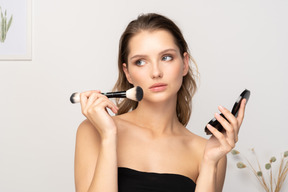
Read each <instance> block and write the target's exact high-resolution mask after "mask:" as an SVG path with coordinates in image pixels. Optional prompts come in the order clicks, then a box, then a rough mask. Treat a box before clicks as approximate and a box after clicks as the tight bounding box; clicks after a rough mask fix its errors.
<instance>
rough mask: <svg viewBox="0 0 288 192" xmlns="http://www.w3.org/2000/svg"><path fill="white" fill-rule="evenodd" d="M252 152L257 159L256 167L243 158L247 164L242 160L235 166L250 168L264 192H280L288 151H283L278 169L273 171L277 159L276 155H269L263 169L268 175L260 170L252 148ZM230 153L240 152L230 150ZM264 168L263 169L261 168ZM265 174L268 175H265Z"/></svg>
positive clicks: (286, 170) (286, 169) (285, 172)
mask: <svg viewBox="0 0 288 192" xmlns="http://www.w3.org/2000/svg"><path fill="white" fill-rule="evenodd" d="M252 153H253V155H254V156H255V158H256V160H257V166H256V168H255V167H254V166H253V165H252V163H251V162H250V161H249V160H248V159H247V158H245V157H244V158H245V160H246V162H247V163H248V165H247V166H246V164H245V163H243V162H241V161H240V162H238V163H237V167H238V168H239V169H244V168H246V167H248V168H250V170H251V171H252V172H253V174H254V175H255V176H256V178H257V179H258V181H259V183H260V184H261V186H262V187H263V188H264V190H265V191H266V192H280V191H281V188H282V186H283V184H284V181H285V179H286V177H287V174H288V158H287V157H288V151H285V152H284V153H283V155H282V157H281V160H280V165H278V171H276V172H274V171H275V170H274V169H275V168H276V167H275V166H276V165H275V162H276V161H277V159H276V157H274V156H273V157H271V158H270V160H269V162H267V163H266V164H265V166H264V167H265V169H266V171H265V172H267V174H268V175H266V174H265V172H263V171H262V168H261V165H260V163H259V160H258V157H257V155H256V152H255V150H254V149H252ZM231 154H232V155H240V152H239V151H237V150H232V151H231ZM263 170H264V169H263ZM265 176H268V178H267V177H265Z"/></svg>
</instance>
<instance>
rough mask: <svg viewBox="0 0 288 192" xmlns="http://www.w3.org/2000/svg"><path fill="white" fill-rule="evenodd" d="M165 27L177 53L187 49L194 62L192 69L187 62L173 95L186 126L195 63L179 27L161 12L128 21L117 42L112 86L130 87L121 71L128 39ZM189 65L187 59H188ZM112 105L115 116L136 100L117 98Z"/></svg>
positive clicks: (117, 89) (123, 88)
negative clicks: (117, 51) (113, 84)
mask: <svg viewBox="0 0 288 192" xmlns="http://www.w3.org/2000/svg"><path fill="white" fill-rule="evenodd" d="M155 30H166V31H168V32H169V33H170V34H172V36H173V38H174V41H175V44H176V45H177V47H178V48H179V50H180V54H181V55H182V57H184V53H185V52H187V53H188V55H189V59H190V61H192V63H193V64H194V69H193V70H192V66H191V65H189V71H188V73H187V74H186V75H185V76H184V77H183V82H182V86H181V88H180V89H179V91H178V94H177V105H176V113H177V117H178V119H179V121H180V122H181V123H182V124H183V125H184V126H186V125H187V123H188V122H189V119H190V116H191V111H192V97H193V95H194V94H195V92H196V89H197V84H196V78H197V76H198V70H197V65H196V63H195V62H194V60H193V58H192V57H191V55H190V54H189V48H188V44H187V42H186V41H185V39H184V37H183V35H182V32H181V30H180V29H179V28H178V26H177V25H176V24H175V23H174V22H173V21H172V20H170V19H168V18H167V17H165V16H163V15H159V14H156V13H148V14H142V15H139V16H138V18H137V19H135V20H133V21H131V22H130V23H129V24H128V26H127V27H126V29H125V31H124V32H123V34H122V36H121V38H120V41H119V53H118V71H119V75H118V80H117V82H116V84H115V86H114V88H113V90H114V91H122V90H128V89H130V88H132V87H133V85H132V84H130V83H129V82H128V80H127V78H126V76H125V73H124V71H123V63H126V64H127V65H128V54H129V46H128V45H129V41H130V39H131V38H132V37H133V36H135V35H137V34H138V33H139V32H141V31H155ZM190 64H191V62H190ZM116 104H117V106H118V107H119V110H118V113H117V115H120V114H123V113H126V112H128V111H130V110H134V109H136V108H137V105H138V102H136V101H132V100H129V99H117V100H116Z"/></svg>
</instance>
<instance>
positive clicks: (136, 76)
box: [129, 68, 147, 86]
mask: <svg viewBox="0 0 288 192" xmlns="http://www.w3.org/2000/svg"><path fill="white" fill-rule="evenodd" d="M129 74H130V77H131V80H132V81H133V84H134V86H135V85H139V84H140V83H141V82H143V80H145V79H147V74H146V73H145V71H144V70H137V68H131V70H130V72H129Z"/></svg>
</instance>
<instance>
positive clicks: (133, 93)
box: [126, 86, 143, 101]
mask: <svg viewBox="0 0 288 192" xmlns="http://www.w3.org/2000/svg"><path fill="white" fill-rule="evenodd" d="M126 97H127V98H128V99H131V100H134V101H141V100H142V99H143V89H142V88H141V87H139V86H137V87H133V88H131V89H129V90H127V91H126Z"/></svg>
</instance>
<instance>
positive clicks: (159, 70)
mask: <svg viewBox="0 0 288 192" xmlns="http://www.w3.org/2000/svg"><path fill="white" fill-rule="evenodd" d="M128 46H129V54H128V59H127V61H128V64H127V63H124V64H123V70H124V72H125V75H126V77H127V79H128V81H129V83H131V84H133V85H134V86H140V87H142V89H143V91H144V99H149V100H151V101H155V102H159V101H164V100H167V99H169V98H174V99H177V92H178V90H179V89H180V87H181V85H182V80H183V76H185V75H186V74H187V72H188V70H189V56H188V54H187V53H184V55H181V54H180V51H179V48H178V47H177V46H176V44H175V42H174V38H173V36H172V35H171V34H170V33H169V32H167V31H165V30H155V31H141V32H140V33H138V34H137V35H135V36H134V37H132V38H131V39H130V42H129V45H128Z"/></svg>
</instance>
